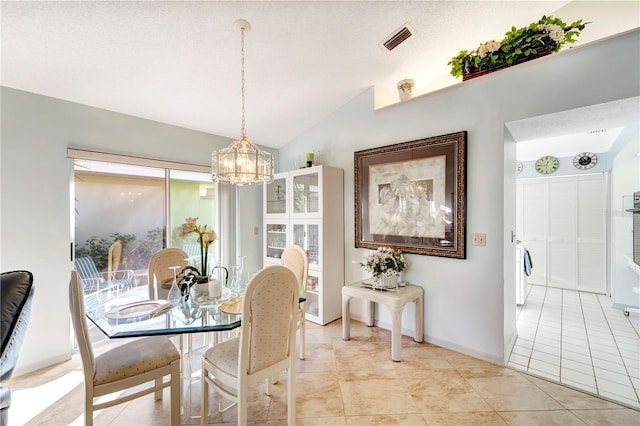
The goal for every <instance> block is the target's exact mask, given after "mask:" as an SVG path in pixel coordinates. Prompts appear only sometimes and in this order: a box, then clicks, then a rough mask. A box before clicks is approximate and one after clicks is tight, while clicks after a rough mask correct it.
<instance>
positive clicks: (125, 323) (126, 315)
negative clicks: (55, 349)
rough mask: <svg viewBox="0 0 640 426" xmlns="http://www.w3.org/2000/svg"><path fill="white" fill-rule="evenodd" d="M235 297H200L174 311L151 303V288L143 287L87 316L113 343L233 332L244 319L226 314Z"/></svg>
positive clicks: (161, 303) (161, 302) (160, 302)
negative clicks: (169, 336) (225, 308)
mask: <svg viewBox="0 0 640 426" xmlns="http://www.w3.org/2000/svg"><path fill="white" fill-rule="evenodd" d="M235 297H236V295H233V294H231V295H230V294H228V293H226V294H223V297H221V298H218V299H208V298H201V297H198V296H196V297H193V298H192V299H193V300H187V301H186V302H183V303H180V304H178V305H177V306H174V307H171V306H170V305H169V304H168V302H166V301H164V300H149V290H148V288H147V287H146V286H141V287H135V288H133V289H132V290H129V291H126V292H124V293H121V294H119V295H117V296H114V297H112V298H109V299H108V300H105V301H104V302H103V303H98V304H95V306H94V307H93V308H87V310H86V315H87V318H89V319H90V320H91V322H92V323H93V324H94V325H95V326H96V327H97V328H98V329H99V330H100V331H102V332H103V333H104V334H105V335H106V336H107V337H108V338H110V339H117V338H125V337H142V336H154V335H174V334H180V335H182V334H189V333H204V332H212V331H229V330H233V329H235V328H238V327H240V316H241V315H240V312H239V311H238V312H235V313H233V312H234V311H232V310H229V311H227V312H225V310H224V306H223V305H225V302H229V301H230V300H235V299H234V298H235ZM190 299H191V298H190ZM227 304H228V303H227ZM221 306H222V309H221Z"/></svg>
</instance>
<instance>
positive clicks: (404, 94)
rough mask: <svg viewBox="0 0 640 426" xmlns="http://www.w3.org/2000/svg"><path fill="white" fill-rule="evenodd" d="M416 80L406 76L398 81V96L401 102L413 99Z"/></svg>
mask: <svg viewBox="0 0 640 426" xmlns="http://www.w3.org/2000/svg"><path fill="white" fill-rule="evenodd" d="M415 85H416V82H415V80H413V79H410V78H405V79H404V80H400V81H399V82H398V97H399V98H400V101H401V102H404V101H407V100H409V99H411V97H412V96H413V88H414V87H415Z"/></svg>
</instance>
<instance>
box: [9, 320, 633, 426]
mask: <svg viewBox="0 0 640 426" xmlns="http://www.w3.org/2000/svg"><path fill="white" fill-rule="evenodd" d="M351 336H352V338H351V340H350V341H343V340H342V338H341V321H340V320H338V321H335V322H333V323H331V324H329V325H327V326H324V327H321V326H318V325H316V324H313V323H310V322H307V359H306V360H304V361H300V360H298V361H297V367H296V368H297V371H296V377H297V380H296V389H297V392H296V393H297V399H296V414H297V416H296V417H297V424H298V425H303V426H304V425H343V426H347V425H348V426H352V425H393V424H396V425H409V426H412V425H526V426H535V425H545V426H546V425H552V424H555V425H594V426H596V425H597V426H606V425H616V426H623V425H634V426H637V425H638V424H639V422H640V411H638V410H635V409H631V408H628V407H624V406H621V405H619V404H616V403H613V402H611V401H607V400H605V399H602V398H599V397H596V396H593V395H589V394H587V393H585V392H581V391H577V390H574V389H570V388H568V387H565V386H562V385H559V384H556V383H551V382H550V381H548V380H546V379H542V378H537V377H534V376H532V375H530V374H528V373H524V372H519V371H516V370H514V369H512V368H506V367H499V366H496V365H493V364H490V363H487V362H484V361H480V360H478V359H475V358H471V357H469V356H466V355H462V354H459V353H456V352H453V351H450V350H447V349H444V348H441V347H438V346H434V345H431V344H429V343H416V342H414V341H413V339H411V338H410V337H407V336H403V338H402V358H403V360H402V362H393V361H391V359H390V343H391V342H390V341H391V334H390V332H389V331H387V330H383V329H380V328H377V327H367V326H366V325H364V324H363V323H361V322H357V321H352V332H351ZM113 344H114V343H113V341H111V342H109V341H104V340H103V341H97V342H96V343H95V349H96V353H99V352H100V351H102V350H104V349H105V348H107V347H108V346H109V345H113ZM9 385H10V386H11V387H12V391H13V404H12V407H11V411H10V416H9V424H10V425H47V426H57V425H69V424H73V425H80V424H82V419H83V417H82V416H83V415H82V410H83V398H84V396H83V385H82V368H81V366H80V362H79V359H78V357H77V355H76V356H74V357H73V358H72V360H70V361H68V362H64V363H62V364H59V365H56V366H52V367H49V368H46V369H43V370H40V371H37V372H34V373H30V374H28V375H24V376H21V377H16V378H14V379H12V380H11V381H10V382H9ZM251 392H252V393H251V397H250V400H251V401H252V402H251V405H250V408H249V419H250V424H252V425H264V426H280V425H285V424H286V376H284V375H282V376H281V380H280V384H279V385H276V386H274V393H273V396H272V397H271V398H269V397H267V396H265V395H264V394H263V393H262V387H256V388H255V389H252V391H251ZM193 393H194V395H193V399H192V400H193V401H194V402H193V406H192V413H193V414H198V412H199V402H198V401H199V396H198V394H199V383H198V384H196V386H194V387H193ZM215 398H217V397H216V396H215V395H214V396H212V399H215ZM217 405H218V404H217V401H214V400H212V403H211V415H210V418H209V424H235V416H236V409H235V408H231V409H229V410H227V411H225V412H223V413H218V412H217ZM168 407H169V395H168V391H166V390H165V398H164V399H163V400H162V401H158V402H155V401H154V399H153V397H152V396H150V395H147V396H145V397H142V398H138V399H136V400H134V401H131V402H129V403H126V404H122V405H119V406H116V407H112V408H108V409H105V410H102V411H101V412H99V413H97V414H96V416H95V424H96V425H132V426H133V425H158V424H168ZM187 414H188V413H187ZM186 417H187V416H185V420H184V424H197V423H198V421H197V420H193V419H187V418H186Z"/></svg>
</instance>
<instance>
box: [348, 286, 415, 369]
mask: <svg viewBox="0 0 640 426" xmlns="http://www.w3.org/2000/svg"><path fill="white" fill-rule="evenodd" d="M352 297H357V298H358V299H362V300H364V301H365V302H366V303H365V304H364V305H365V319H366V324H367V325H368V326H369V327H371V326H373V320H374V314H375V313H374V303H376V302H377V303H382V304H383V305H385V306H386V307H387V308H388V309H389V312H390V313H391V324H392V327H391V359H392V360H394V361H400V360H401V359H402V358H401V357H400V349H401V348H402V344H401V338H402V311H403V310H404V307H405V305H406V304H407V303H409V302H414V303H415V308H416V309H415V310H416V312H415V314H416V315H415V335H414V338H413V340H415V341H416V342H422V339H423V335H424V308H423V305H424V289H423V288H422V287H420V286H417V285H412V284H407V285H406V286H405V287H398V290H397V291H396V290H393V291H388V290H373V289H371V288H370V287H365V286H363V285H362V281H358V282H357V283H354V284H350V285H347V286H344V287H342V339H343V340H349V339H350V337H351V336H350V334H351V330H350V315H351V313H350V306H351V304H350V302H351V298H352Z"/></svg>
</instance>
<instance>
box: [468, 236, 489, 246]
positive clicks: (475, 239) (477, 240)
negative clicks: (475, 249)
mask: <svg viewBox="0 0 640 426" xmlns="http://www.w3.org/2000/svg"><path fill="white" fill-rule="evenodd" d="M471 244H472V245H474V246H486V245H487V234H478V233H474V234H471Z"/></svg>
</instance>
